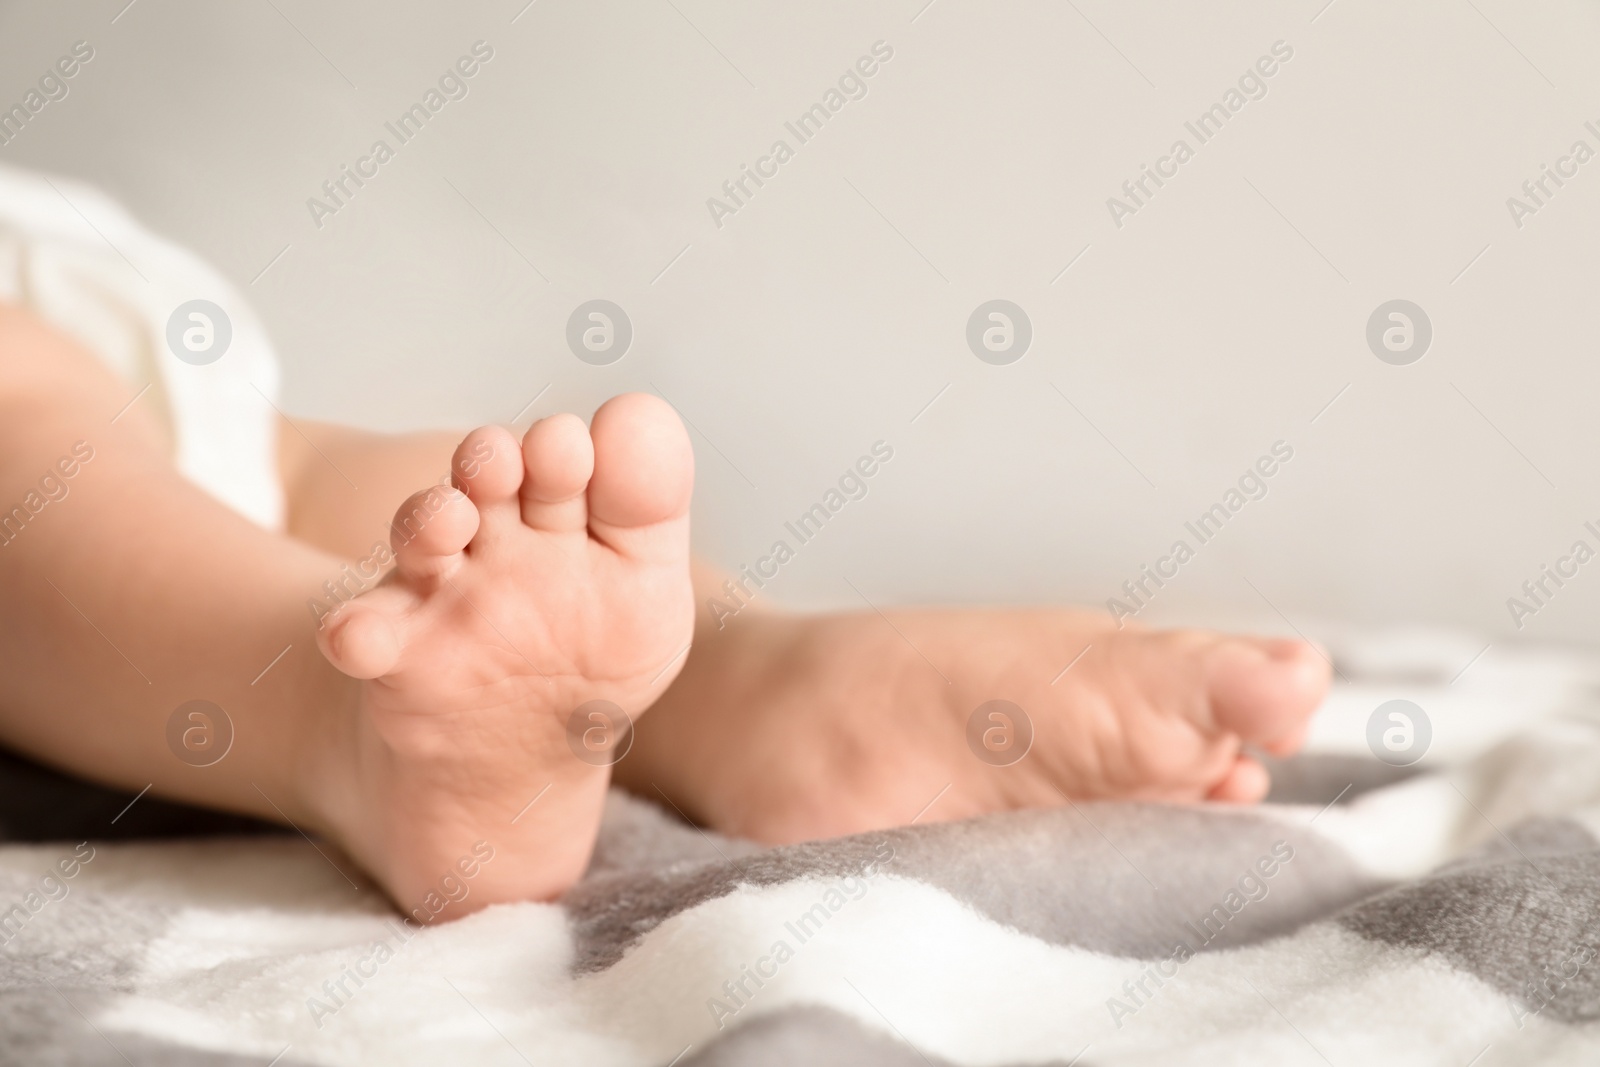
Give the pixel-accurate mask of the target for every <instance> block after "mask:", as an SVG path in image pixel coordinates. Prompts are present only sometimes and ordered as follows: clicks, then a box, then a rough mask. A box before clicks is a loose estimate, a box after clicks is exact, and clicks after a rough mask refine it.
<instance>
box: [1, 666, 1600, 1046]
mask: <svg viewBox="0 0 1600 1067" xmlns="http://www.w3.org/2000/svg"><path fill="white" fill-rule="evenodd" d="M1474 651H1476V650H1475V648H1474V646H1473V644H1472V643H1470V642H1468V643H1464V644H1462V643H1455V642H1452V641H1449V640H1440V639H1438V638H1436V637H1429V636H1425V635H1411V636H1399V637H1397V636H1394V635H1388V636H1385V637H1382V638H1379V639H1375V640H1368V641H1366V642H1357V643H1346V645H1345V647H1344V648H1343V649H1342V650H1341V651H1340V652H1339V653H1338V654H1337V655H1336V660H1337V661H1338V663H1339V665H1340V670H1341V672H1342V673H1343V674H1344V675H1345V676H1346V677H1347V678H1348V679H1349V681H1348V682H1347V683H1341V686H1340V689H1339V692H1338V693H1337V694H1336V696H1335V698H1334V699H1333V700H1332V701H1331V702H1330V704H1329V706H1328V708H1326V709H1325V711H1324V713H1323V715H1322V716H1321V717H1320V718H1319V720H1318V726H1317V732H1316V743H1317V746H1318V747H1319V748H1321V749H1322V750H1323V752H1324V753H1325V754H1324V755H1323V756H1321V757H1315V758H1310V759H1302V760H1299V761H1294V762H1291V763H1290V764H1288V765H1286V766H1285V767H1283V768H1281V769H1280V771H1281V773H1280V780H1281V781H1282V782H1283V787H1284V789H1285V790H1286V792H1287V794H1288V795H1289V796H1290V797H1291V798H1292V799H1295V800H1298V801H1300V802H1293V803H1272V804H1268V805H1264V806H1262V807H1260V808H1256V809H1249V810H1240V809H1225V808H1219V807H1201V808H1167V807H1156V806H1141V805H1114V804H1094V805H1089V804H1085V805H1081V806H1078V807H1076V808H1074V807H1067V808H1064V809H1060V810H1055V811H1046V812H1026V813H1016V814H1010V815H1002V816H994V817H990V818H985V819H977V820H972V821H968V822H963V823H949V824H933V825H918V826H916V827H911V828H906V829H900V830H893V831H888V832H884V833H878V834H870V835H865V836H862V837H857V838H849V839H843V840H838V841H832V842H823V843H817V844H812V845H805V846H798V847H791V848H782V849H775V850H762V849H758V848H756V847H754V846H751V845H749V844H746V843H741V842H735V841H727V840H723V839H719V838H713V837H710V836H707V835H703V834H701V833H700V832H699V831H697V830H695V829H693V828H690V827H686V826H683V825H682V824H680V823H678V822H677V821H675V820H674V819H672V818H669V817H668V816H666V815H664V814H663V813H661V812H660V811H658V810H656V809H654V808H652V807H649V806H647V805H645V804H642V803H640V802H639V801H636V800H630V799H627V798H624V797H621V796H616V797H614V798H613V799H612V802H611V807H610V809H609V812H608V818H607V822H606V829H605V832H604V835H603V838H602V843H601V847H600V851H599V854H598V856H597V858H596V862H595V865H594V868H593V870H592V871H591V872H590V874H589V876H588V878H587V879H586V881H585V882H584V883H583V884H582V885H581V886H580V887H578V889H576V890H575V891H574V892H573V893H572V894H571V895H570V896H569V897H568V899H567V900H566V901H565V902H564V903H563V904H561V905H539V904H524V905H511V906H498V907H493V908H489V909H487V910H485V911H483V912H480V913H478V914H475V915H473V916H471V917H469V918H467V919H464V920H462V921H460V922H456V923H451V924H448V925H443V926H439V927H429V928H425V929H419V930H411V929H408V928H406V927H403V926H402V925H401V924H400V922H399V920H398V917H397V916H396V915H395V914H394V913H393V912H392V911H391V910H390V909H389V908H388V907H387V906H386V905H385V904H384V902H383V900H382V899H381V898H379V897H378V896H377V895H376V894H375V893H374V892H372V891H371V889H370V888H368V887H367V886H366V885H365V883H364V882H362V880H361V879H360V877H359V876H358V875H354V874H353V873H351V874H350V875H349V876H347V873H346V872H345V871H343V870H341V869H340V868H339V867H337V866H336V865H335V863H334V862H332V859H331V854H329V855H325V854H324V851H319V850H318V848H316V847H314V846H313V845H312V844H311V843H310V842H308V841H306V840H304V839H302V838H300V837H298V836H294V835H266V836H254V837H230V838H210V839H186V840H185V839H180V840H167V841H163V842H160V843H151V842H133V843H129V842H121V843H110V842H106V841H103V840H96V839H95V838H96V834H95V833H94V832H93V827H92V826H85V827H84V828H83V829H82V830H81V831H78V832H77V833H78V836H74V837H73V838H72V839H70V840H62V841H57V842H50V843H40V844H31V845H10V846H5V847H3V848H0V938H3V939H4V947H3V949H0V960H3V966H0V1032H3V1035H4V1036H0V1060H3V1061H5V1062H28V1063H56V1062H60V1063H106V1064H119V1063H124V1062H128V1063H138V1064H143V1063H152V1064H155V1063H160V1064H173V1063H194V1064H214V1063H226V1064H234V1063H239V1064H244V1063H253V1064H258V1065H259V1064H265V1063H268V1062H272V1063H275V1064H277V1065H279V1067H283V1065H288V1064H367V1063H385V1064H430V1065H431V1064H459V1063H473V1064H501V1063H503V1064H517V1063H532V1064H540V1065H544V1064H574V1065H577V1064H583V1065H616V1067H665V1065H667V1064H677V1065H689V1064H701V1065H703V1064H735V1063H737V1064H791V1063H793V1064H799V1063H823V1062H825V1063H850V1064H855V1063H859V1064H868V1063H870V1064H885V1063H887V1064H906V1065H915V1064H924V1063H925V1064H938V1065H944V1064H962V1065H972V1067H977V1065H990V1064H1020V1063H1030V1064H1044V1063H1048V1064H1074V1063H1075V1064H1079V1065H1084V1064H1146V1063H1204V1064H1225V1063H1261V1062H1272V1063H1280V1064H1315V1065H1326V1064H1330V1063H1331V1064H1341V1065H1342V1064H1352V1065H1354V1064H1373V1063H1419V1064H1422V1063H1426V1064H1440V1065H1450V1067H1463V1065H1466V1064H1468V1063H1476V1064H1484V1065H1487V1064H1495V1063H1523V1062H1531V1061H1533V1060H1540V1061H1543V1062H1554V1063H1574V1064H1576V1063H1594V1062H1596V1061H1597V1059H1600V1028H1597V1026H1596V1025H1595V1020H1596V1018H1600V977H1597V976H1600V961H1597V960H1596V959H1595V957H1596V953H1597V952H1600V945H1597V942H1600V843H1597V836H1596V835H1597V834H1600V700H1597V697H1596V690H1595V689H1594V675H1593V672H1592V670H1591V668H1590V665H1589V664H1588V663H1587V662H1585V661H1581V660H1579V659H1576V658H1574V657H1569V656H1562V655H1556V654H1552V653H1542V652H1522V653H1512V652H1504V651H1501V650H1491V651H1490V652H1489V653H1488V654H1487V655H1484V656H1482V657H1481V658H1479V659H1478V660H1477V661H1476V662H1475V663H1473V664H1472V666H1471V667H1470V668H1469V669H1468V670H1467V671H1466V673H1465V674H1463V675H1461V676H1460V677H1459V678H1458V679H1456V680H1455V681H1454V682H1453V683H1452V682H1451V681H1450V678H1451V675H1453V674H1455V673H1456V672H1457V671H1458V670H1460V668H1461V667H1462V666H1463V664H1465V663H1466V662H1467V661H1468V660H1469V658H1470V657H1471V656H1472V655H1473V653H1474ZM1395 697H1405V698H1408V699H1411V700H1413V701H1415V702H1416V703H1417V704H1418V705H1420V706H1422V707H1423V708H1425V709H1426V710H1427V714H1428V716H1429V718H1430V721H1431V725H1432V730H1433V734H1434V742H1433V751H1432V752H1430V754H1429V755H1428V756H1427V757H1426V758H1424V760H1423V761H1422V763H1421V764H1420V765H1419V766H1420V768H1421V773H1418V774H1415V775H1413V776H1411V777H1406V778H1404V779H1403V780H1395V779H1396V777H1397V776H1396V774H1395V773H1394V772H1391V771H1390V770H1389V769H1388V768H1387V767H1385V766H1384V765H1383V764H1381V763H1379V762H1378V761H1377V760H1376V759H1374V758H1373V757H1372V755H1371V754H1370V753H1368V752H1367V751H1366V742H1365V740H1364V737H1365V728H1366V720H1367V718H1368V717H1369V715H1370V713H1371V712H1372V710H1373V709H1374V708H1375V707H1376V706H1377V705H1378V704H1379V703H1381V702H1383V701H1384V700H1388V699H1392V698H1395ZM1339 750H1344V751H1345V752H1346V753H1347V755H1343V756H1341V755H1337V752H1338V751H1339ZM1329 752H1333V753H1335V754H1334V755H1327V754H1326V753H1329ZM1383 782H1387V783H1388V784H1378V783H1383ZM116 799H117V801H118V803H119V804H122V803H126V798H116ZM148 803H149V801H148V800H141V801H140V802H139V804H141V805H142V804H148ZM89 807H92V806H86V807H85V809H84V810H85V814H84V815H83V816H82V821H84V822H91V821H94V820H99V821H101V822H103V820H104V819H105V810H111V811H114V810H115V809H114V808H110V809H104V810H101V811H99V812H98V813H94V814H92V816H91V814H90V813H89ZM138 810H139V808H138V805H136V806H135V808H134V809H133V812H135V813H136V812H137V811H138ZM125 818H129V819H131V818H134V815H133V814H129V815H127V816H125ZM8 819H9V821H11V822H13V823H14V821H15V818H14V817H8ZM487 862H490V863H492V862H493V860H492V859H489V860H487ZM69 872H70V873H69ZM274 1057H276V1059H274ZM1474 1057H1481V1058H1480V1059H1474Z"/></svg>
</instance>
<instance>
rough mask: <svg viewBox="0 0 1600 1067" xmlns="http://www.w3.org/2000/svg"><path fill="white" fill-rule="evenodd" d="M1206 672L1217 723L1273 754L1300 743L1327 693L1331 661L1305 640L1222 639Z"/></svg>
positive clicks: (1211, 653)
mask: <svg viewBox="0 0 1600 1067" xmlns="http://www.w3.org/2000/svg"><path fill="white" fill-rule="evenodd" d="M1205 670H1206V686H1207V691H1208V693H1209V695H1210V698H1211V711H1212V716H1213V718H1214V719H1215V721H1216V724H1217V725H1218V726H1219V727H1221V728H1222V729H1224V730H1229V731H1231V732H1233V733H1236V734H1238V735H1239V736H1240V737H1241V738H1243V739H1244V740H1245V741H1247V742H1249V743H1251V744H1256V745H1260V746H1261V747H1263V748H1265V749H1266V750H1267V751H1268V752H1271V753H1273V754H1274V755H1287V754H1289V753H1290V752H1293V751H1294V750H1295V749H1297V748H1298V747H1299V746H1300V742H1301V740H1302V739H1303V738H1304V736H1305V730H1306V724H1307V721H1308V720H1309V719H1310V718H1311V714H1312V712H1314V711H1316V710H1317V707H1318V705H1320V704H1321V703H1322V700H1323V697H1324V696H1326V695H1327V692H1328V675H1329V665H1328V661H1327V660H1326V659H1325V658H1323V656H1322V654H1321V653H1320V652H1318V651H1317V650H1316V649H1315V648H1314V647H1312V646H1311V645H1309V644H1307V643H1306V642H1304V641H1288V640H1281V639H1252V638H1237V637H1229V638H1223V639H1222V640H1221V641H1219V642H1217V644H1216V645H1215V646H1213V647H1212V648H1211V650H1210V651H1209V652H1208V653H1207V654H1206V663H1205Z"/></svg>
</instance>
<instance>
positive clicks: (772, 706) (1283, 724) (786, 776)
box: [625, 611, 1329, 842]
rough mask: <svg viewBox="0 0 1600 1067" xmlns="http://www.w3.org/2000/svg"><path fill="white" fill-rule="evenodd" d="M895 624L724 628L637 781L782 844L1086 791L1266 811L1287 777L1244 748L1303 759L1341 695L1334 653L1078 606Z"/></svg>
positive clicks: (760, 619)
mask: <svg viewBox="0 0 1600 1067" xmlns="http://www.w3.org/2000/svg"><path fill="white" fill-rule="evenodd" d="M888 622H889V623H892V626H891V625H887V624H886V622H885V620H884V619H883V618H880V617H878V616H877V615H866V616H831V617H825V618H814V619H803V618H786V617H784V616H780V615H765V616H762V615H751V616H750V617H747V618H741V619H739V620H738V621H737V622H736V623H734V624H732V625H729V626H728V627H727V628H726V629H724V630H722V631H721V632H717V631H716V630H715V628H714V627H709V628H707V629H706V632H704V633H702V635H701V636H700V637H699V638H698V639H697V641H696V645H695V655H694V658H692V659H691V662H690V663H689V665H688V667H687V668H686V670H685V672H684V674H683V676H682V677H681V678H680V679H679V681H678V683H677V684H676V685H675V686H674V688H673V689H672V690H671V691H670V692H669V693H668V694H667V695H666V696H665V697H664V698H663V699H662V701H661V702H660V703H659V704H658V705H657V707H656V709H655V710H654V711H653V713H652V715H651V718H650V719H649V720H648V721H647V723H646V724H645V725H644V726H643V727H642V728H641V729H640V730H639V731H638V740H637V743H636V745H635V749H634V753H633V757H632V759H631V761H630V763H631V766H630V767H628V768H627V775H628V776H633V775H649V776H650V778H651V780H652V781H655V782H657V783H659V784H660V785H661V786H662V788H665V789H670V790H672V791H673V792H672V796H673V799H674V800H675V802H677V803H678V804H679V805H680V806H681V807H683V808H684V809H685V810H687V811H690V812H692V813H694V814H695V816H696V817H697V818H700V819H703V820H705V821H706V822H708V823H709V824H711V825H713V826H715V827H716V828H718V829H719V830H722V831H724V832H728V833H736V834H744V835H747V836H754V837H756V838H759V839H762V840H767V841H773V842H789V841H796V840H804V839H808V838H815V837H826V836H834V835H838V834H845V833H856V832H861V831H865V830H869V829H878V828H882V827H886V826H893V825H897V824H903V823H905V822H908V821H910V820H911V819H912V818H913V817H916V816H918V815H919V813H921V819H922V820H937V819H952V818H962V817H965V816H969V815H977V814H982V813H985V812H991V811H1000V810H1008V809H1013V808H1022V807H1049V806H1055V805H1060V804H1064V803H1066V802H1067V798H1072V799H1074V800H1079V799H1142V800H1159V801H1196V800H1208V799H1209V800H1223V801H1235V802H1250V801H1255V800H1259V799H1261V798H1262V797H1263V796H1265V795H1266V792H1267V787H1268V784H1269V782H1268V776H1267V772H1266V770H1265V768H1263V767H1262V765H1261V764H1260V763H1259V762H1258V761H1257V760H1255V759H1253V758H1251V757H1250V756H1249V755H1248V754H1247V753H1246V752H1245V746H1246V745H1251V746H1256V747H1258V748H1261V749H1263V750H1265V751H1268V752H1270V753H1272V754H1274V755H1282V754H1288V753H1290V752H1292V751H1294V750H1295V749H1297V748H1298V747H1299V745H1300V743H1301V741H1302V739H1303V737H1304V733H1305V728H1306V723H1307V721H1308V719H1309V718H1310V716H1311V713H1312V712H1313V711H1314V710H1315V709H1316V708H1317V706H1318V705H1319V704H1320V703H1321V701H1322V698H1323V696H1324V695H1325V693H1326V690H1327V686H1328V672H1329V667H1328V664H1327V662H1326V661H1325V660H1324V659H1323V657H1322V656H1321V654H1320V653H1319V652H1317V651H1316V650H1315V649H1314V648H1312V647H1311V646H1310V645H1308V644H1305V643H1304V642H1300V641H1283V640H1275V639H1257V638H1249V637H1232V636H1225V635H1220V634H1214V633H1208V632H1201V631H1172V632H1155V631H1149V630H1144V629H1141V628H1137V627H1133V626H1129V627H1127V628H1125V629H1122V630H1118V629H1117V628H1116V627H1115V626H1113V625H1110V624H1109V622H1108V621H1107V620H1103V619H1099V618H1095V617H1094V616H1091V615H1087V614H1082V613H1072V612H1063V611H906V612H890V613H889V615H888ZM724 657H725V658H726V661H727V662H732V663H737V664H739V665H740V668H739V670H738V671H731V670H727V669H726V668H724V667H720V666H719V662H718V661H719V660H722V659H723V658H724ZM1069 663H1070V669H1066V670H1063V668H1064V667H1066V666H1067V665H1068V664H1069ZM709 678H715V679H717V681H718V682H719V683H720V684H718V685H716V686H712V685H707V684H706V680H707V679H709ZM730 683H731V684H730ZM992 700H1004V701H1009V702H1011V703H1012V704H1013V705H1015V707H1016V708H1020V709H1021V715H1020V716H1019V715H1017V714H1016V713H1015V712H1008V711H1007V710H1006V709H1004V708H1001V709H998V710H1000V711H1001V713H1002V714H1003V715H1005V716H1006V717H1005V718H1003V719H991V718H987V717H982V716H980V718H981V719H982V721H981V722H980V723H979V725H978V728H977V729H976V730H974V729H973V728H972V727H971V720H972V718H973V715H974V713H975V712H976V711H977V709H979V707H980V706H981V705H984V704H986V703H987V702H988V701H992ZM991 727H995V728H997V729H996V730H994V731H993V732H991V729H990V728H991ZM1029 732H1031V744H1026V743H1025V741H1026V737H1027V734H1028V733H1029ZM975 738H976V740H975ZM988 738H994V739H996V740H997V741H998V742H999V746H998V747H997V748H996V749H995V750H994V751H990V750H988V749H986V748H984V747H983V743H984V741H985V740H986V739H988ZM1007 744H1010V745H1020V746H1021V747H1017V748H1013V749H1011V750H1009V751H1008V750H1007V749H1006V748H1005V747H1004V746H1005V745H1007ZM980 750H981V752H980ZM735 752H737V753H738V758H734V756H733V753H735ZM1013 760H1014V761H1013ZM628 780H630V781H631V777H629V779H628ZM625 784H626V783H625ZM936 797H937V801H936V802H934V803H932V804H931V805H930V801H935V798H936ZM924 808H926V809H927V810H926V811H925V812H924V811H923V809H924Z"/></svg>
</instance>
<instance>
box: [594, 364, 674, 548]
mask: <svg viewBox="0 0 1600 1067" xmlns="http://www.w3.org/2000/svg"><path fill="white" fill-rule="evenodd" d="M589 434H590V436H591V437H592V438H593V440H594V476H593V477H592V478H591V479H590V481H589V495H588V501H589V520H590V528H591V529H593V530H594V532H595V534H596V536H598V537H600V538H601V539H602V540H604V541H607V542H608V543H610V544H612V546H613V547H615V548H618V549H627V548H629V547H631V546H630V544H629V542H631V541H634V540H636V539H635V538H633V537H631V536H630V533H637V532H641V531H640V530H639V528H640V527H651V526H656V525H658V524H661V523H664V522H667V521H669V520H672V519H679V518H683V517H685V516H687V515H688V513H689V495H690V493H691V492H692V491H693V489H694V452H693V450H692V449H691V448H690V447H689V435H688V434H687V433H685V432H684V429H683V422H682V420H680V419H679V418H678V414H677V412H675V411H673V410H672V407H671V405H669V404H667V403H666V401H664V400H662V399H660V398H659V397H655V396H651V395H649V394H648V393H624V394H623V395H622V396H617V397H613V398H611V399H610V400H608V401H606V402H605V403H604V404H602V405H601V406H600V410H598V411H596V412H595V413H594V421H593V422H592V423H591V424H590V427H589Z"/></svg>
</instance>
